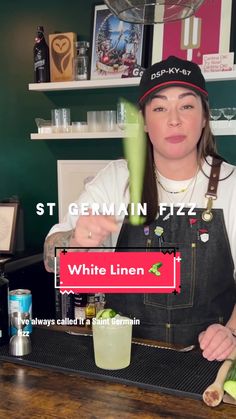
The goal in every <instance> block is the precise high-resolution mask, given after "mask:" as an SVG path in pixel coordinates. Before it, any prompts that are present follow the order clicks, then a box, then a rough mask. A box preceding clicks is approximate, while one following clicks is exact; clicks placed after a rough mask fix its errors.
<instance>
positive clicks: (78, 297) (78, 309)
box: [74, 293, 87, 326]
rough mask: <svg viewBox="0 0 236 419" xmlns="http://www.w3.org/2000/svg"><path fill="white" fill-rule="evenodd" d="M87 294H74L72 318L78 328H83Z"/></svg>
mask: <svg viewBox="0 0 236 419" xmlns="http://www.w3.org/2000/svg"><path fill="white" fill-rule="evenodd" d="M86 304H87V294H78V293H75V294H74V317H75V320H76V321H77V325H78V326H85V319H86V315H85V309H86Z"/></svg>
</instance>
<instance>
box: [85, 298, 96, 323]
mask: <svg viewBox="0 0 236 419" xmlns="http://www.w3.org/2000/svg"><path fill="white" fill-rule="evenodd" d="M85 316H86V326H88V327H91V326H92V320H93V318H94V317H96V306H95V295H94V294H89V295H88V297H87V304H86V307H85Z"/></svg>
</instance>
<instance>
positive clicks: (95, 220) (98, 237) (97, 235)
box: [70, 214, 118, 247]
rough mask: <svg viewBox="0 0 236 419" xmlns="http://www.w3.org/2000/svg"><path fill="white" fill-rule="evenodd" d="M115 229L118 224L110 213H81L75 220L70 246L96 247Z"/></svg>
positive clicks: (116, 229)
mask: <svg viewBox="0 0 236 419" xmlns="http://www.w3.org/2000/svg"><path fill="white" fill-rule="evenodd" d="M116 231H118V224H117V221H116V219H115V217H113V216H111V215H92V214H89V215H81V216H80V217H79V218H78V220H77V223H76V226H75V230H74V234H73V237H72V239H71V241H70V246H81V247H97V246H100V245H101V244H102V243H103V242H104V241H105V240H106V238H107V237H108V236H109V234H111V233H114V232H116Z"/></svg>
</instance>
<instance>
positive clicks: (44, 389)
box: [0, 355, 236, 419]
mask: <svg viewBox="0 0 236 419" xmlns="http://www.w3.org/2000/svg"><path fill="white" fill-rule="evenodd" d="M78 356H79V355H78ZM0 418H4V419H5V418H14V419H18V418H19V419H25V418H41V419H48V418H55V419H59V418H63V419H72V418H73V419H74V418H82V419H83V418H86V419H87V418H88V419H90V418H91V419H93V418H104V419H113V418H114V419H116V418H121V419H126V418H129V419H130V418H144V419H149V418H175V419H176V418H180V419H197V418H201V419H206V418H212V419H213V418H214V419H217V418H219V419H231V418H232V419H233V418H236V406H231V405H227V404H224V403H221V405H220V406H218V407H216V408H210V407H208V406H206V405H205V404H204V403H203V402H202V401H198V400H193V399H190V398H184V397H175V396H171V395H167V394H161V393H157V392H151V391H147V390H143V389H140V388H137V387H135V386H127V385H121V384H115V383H111V382H105V381H99V380H93V379H87V378H84V377H81V376H80V375H79V374H71V373H61V372H55V371H52V370H47V369H38V368H31V367H28V366H20V365H16V364H13V363H9V362H0Z"/></svg>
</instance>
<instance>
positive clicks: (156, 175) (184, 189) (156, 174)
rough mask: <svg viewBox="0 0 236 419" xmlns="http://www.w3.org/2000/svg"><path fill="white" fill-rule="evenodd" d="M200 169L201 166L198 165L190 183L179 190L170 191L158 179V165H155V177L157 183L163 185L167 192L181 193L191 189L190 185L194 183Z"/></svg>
mask: <svg viewBox="0 0 236 419" xmlns="http://www.w3.org/2000/svg"><path fill="white" fill-rule="evenodd" d="M198 170H199V167H198V166H197V170H196V173H195V175H194V176H193V178H192V179H191V180H190V182H189V184H188V185H187V186H186V187H185V188H181V189H180V190H179V191H168V189H166V187H165V186H164V185H163V184H162V183H161V181H160V180H159V179H158V171H157V168H156V166H154V172H155V177H156V181H157V183H158V184H159V185H160V186H161V188H162V189H163V191H165V192H167V193H169V194H174V195H176V194H179V193H184V192H186V191H187V190H188V189H189V187H190V186H191V184H192V183H193V181H194V180H195V178H196V176H197V174H198Z"/></svg>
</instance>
